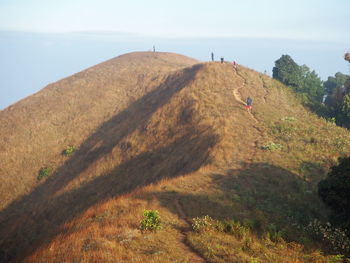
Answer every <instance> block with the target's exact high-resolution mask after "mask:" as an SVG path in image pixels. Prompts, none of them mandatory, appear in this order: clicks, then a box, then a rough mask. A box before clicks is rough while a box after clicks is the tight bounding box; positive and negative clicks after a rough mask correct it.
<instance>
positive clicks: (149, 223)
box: [140, 210, 161, 231]
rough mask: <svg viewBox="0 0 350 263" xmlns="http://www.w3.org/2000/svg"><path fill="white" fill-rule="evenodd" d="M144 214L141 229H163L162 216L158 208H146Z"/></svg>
mask: <svg viewBox="0 0 350 263" xmlns="http://www.w3.org/2000/svg"><path fill="white" fill-rule="evenodd" d="M143 216H144V218H143V219H142V221H141V223H140V229H141V230H142V231H147V230H150V231H156V230H159V229H161V225H160V223H161V221H160V216H159V212H158V211H157V210H145V211H144V212H143Z"/></svg>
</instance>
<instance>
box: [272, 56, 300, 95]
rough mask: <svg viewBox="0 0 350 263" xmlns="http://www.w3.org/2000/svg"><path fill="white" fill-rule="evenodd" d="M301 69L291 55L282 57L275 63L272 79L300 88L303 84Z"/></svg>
mask: <svg viewBox="0 0 350 263" xmlns="http://www.w3.org/2000/svg"><path fill="white" fill-rule="evenodd" d="M301 76H302V71H301V68H300V67H299V65H298V64H297V63H295V61H294V60H293V59H292V58H291V57H290V56H289V55H282V56H281V58H279V59H278V60H276V61H275V67H274V68H273V69H272V77H273V78H274V79H277V80H279V81H281V82H282V83H284V84H286V85H288V86H291V87H295V88H298V87H300V86H301V82H302V80H301V79H302V77H301Z"/></svg>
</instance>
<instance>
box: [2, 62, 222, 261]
mask: <svg viewBox="0 0 350 263" xmlns="http://www.w3.org/2000/svg"><path fill="white" fill-rule="evenodd" d="M200 67H201V66H200V65H195V66H193V67H192V68H189V69H185V70H184V71H183V72H182V75H181V78H179V77H178V76H172V77H169V78H168V79H167V80H166V81H165V83H164V84H163V85H161V86H159V87H158V88H157V89H155V90H154V91H152V92H150V93H149V94H147V95H145V96H144V97H142V98H141V99H139V100H137V101H135V102H134V103H132V104H131V105H130V106H129V107H128V108H127V109H126V110H125V111H123V112H121V113H120V114H118V115H116V116H115V117H113V118H111V119H110V120H109V121H107V122H105V123H104V124H103V125H101V126H100V127H99V128H98V129H97V131H96V132H95V133H94V134H92V135H91V136H90V137H89V138H88V139H87V140H86V141H85V142H84V143H83V144H82V145H81V147H80V149H79V150H78V151H77V152H76V153H75V154H74V155H73V156H72V157H71V158H70V159H69V160H67V161H66V163H65V164H64V165H63V166H62V167H60V168H59V169H57V171H56V172H55V174H53V175H52V176H50V177H49V178H48V179H47V180H46V181H45V182H44V183H42V184H41V185H39V186H38V187H37V188H36V189H35V190H34V191H33V192H32V193H31V194H29V195H27V196H24V197H22V198H20V199H19V200H16V201H14V202H13V203H12V204H11V205H9V206H8V207H7V208H6V209H4V210H3V211H1V213H0V259H1V262H7V261H11V260H18V261H21V260H23V259H24V257H25V255H27V254H28V253H30V252H31V251H34V250H35V248H36V247H38V246H40V245H41V244H43V243H46V242H49V241H50V239H51V238H53V237H54V236H55V235H57V234H58V233H59V229H60V227H61V226H62V224H64V223H65V222H67V221H70V220H72V219H73V218H74V217H76V216H77V215H79V214H81V213H83V212H84V211H85V210H86V209H88V208H89V207H91V206H93V205H95V204H96V203H99V202H102V201H104V200H107V199H109V198H113V197H117V196H119V195H120V194H123V193H126V192H130V191H132V190H134V189H136V188H138V187H141V186H145V185H148V184H151V183H155V182H157V181H159V180H161V179H163V178H167V177H168V178H170V177H176V176H180V175H184V174H187V173H191V172H193V171H196V170H198V169H199V168H200V167H201V166H202V165H205V164H206V163H207V162H209V161H210V160H209V150H210V149H211V148H212V147H213V146H214V145H215V143H216V141H217V138H216V136H215V135H213V133H212V132H211V130H210V128H209V129H208V130H207V132H206V133H205V134H203V133H201V134H200V133H199V132H198V131H197V129H196V127H188V128H187V129H186V130H185V131H184V135H183V136H182V137H180V138H179V139H177V140H176V141H175V142H173V143H171V144H169V145H166V146H164V147H161V148H158V149H156V150H154V151H151V152H144V153H142V154H139V155H138V156H135V157H133V158H132V159H130V160H127V161H125V162H123V163H122V164H121V165H119V166H118V167H116V168H115V169H114V170H113V171H111V172H110V173H108V174H106V175H103V176H99V177H97V178H95V179H93V180H92V181H89V182H86V183H84V184H83V185H81V186H80V187H79V188H78V189H74V190H71V191H67V192H64V193H63V194H61V193H60V192H59V191H60V190H62V189H63V188H64V187H65V186H67V184H68V183H69V182H70V181H72V180H73V179H74V178H75V177H77V176H79V175H80V174H81V173H82V172H84V171H85V170H86V169H87V168H88V167H89V166H90V165H92V164H93V163H95V162H97V161H98V160H100V159H101V158H102V157H103V156H105V155H108V154H109V153H110V152H111V151H112V149H113V148H114V147H115V146H116V145H118V143H120V142H121V141H122V139H123V138H124V137H125V136H127V135H129V134H131V133H132V132H134V131H135V130H136V129H140V128H142V127H144V126H145V125H146V124H147V122H148V120H149V119H150V118H151V116H152V114H153V113H154V112H155V111H156V110H157V109H158V108H159V107H161V106H162V105H164V104H166V103H167V102H168V101H169V100H170V98H171V97H172V96H173V95H174V94H175V93H176V92H178V91H180V90H181V89H182V88H184V87H185V86H186V85H187V84H188V83H189V82H190V81H191V80H192V79H193V75H194V74H195V73H196V72H197V71H198V70H199V69H200ZM175 153H182V154H181V155H180V154H177V155H176V156H174V155H175ZM140 175H141V176H140Z"/></svg>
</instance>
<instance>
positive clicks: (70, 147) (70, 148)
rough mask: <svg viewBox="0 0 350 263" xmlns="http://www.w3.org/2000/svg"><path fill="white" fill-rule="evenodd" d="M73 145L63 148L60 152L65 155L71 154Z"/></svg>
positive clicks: (73, 148) (73, 149)
mask: <svg viewBox="0 0 350 263" xmlns="http://www.w3.org/2000/svg"><path fill="white" fill-rule="evenodd" d="M75 150H76V149H75V147H74V146H68V147H67V149H65V150H64V151H63V152H62V154H63V155H65V156H71V155H72V154H73V153H74V152H75Z"/></svg>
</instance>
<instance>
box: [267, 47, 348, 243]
mask: <svg viewBox="0 0 350 263" xmlns="http://www.w3.org/2000/svg"><path fill="white" fill-rule="evenodd" d="M344 59H345V60H346V61H348V62H349V63H350V53H346V54H345V55H344ZM272 73H273V75H272V76H273V78H274V79H276V80H279V81H281V82H282V83H284V84H285V85H287V86H289V87H290V88H291V89H293V90H294V91H295V92H296V93H297V94H298V95H299V97H301V99H302V101H303V103H304V104H305V105H306V106H308V107H309V108H311V109H312V110H315V111H316V112H317V113H318V114H319V115H322V116H323V117H326V118H328V119H330V120H333V121H334V122H336V124H337V125H340V126H343V127H346V128H348V129H350V76H349V75H346V74H343V73H340V72H337V73H336V74H335V75H334V76H329V77H328V79H327V81H325V82H322V80H321V79H320V78H319V77H318V75H317V74H316V72H315V71H311V70H310V68H309V67H307V66H306V65H302V66H300V65H298V64H297V63H296V62H295V61H294V60H293V59H292V58H291V57H290V56H289V55H282V56H281V58H279V59H278V60H276V61H275V67H274V68H273V70H272ZM318 195H319V197H320V198H321V199H322V201H323V202H324V203H325V204H326V205H327V206H328V207H329V208H330V209H331V211H332V213H331V215H330V218H329V219H330V221H331V223H332V225H333V226H335V227H340V228H341V229H343V230H344V231H345V232H346V233H347V235H348V236H349V237H350V156H348V157H341V158H339V162H338V164H337V165H335V166H333V167H331V169H330V172H329V173H328V175H327V177H326V178H325V179H323V180H321V181H320V182H319V184H318Z"/></svg>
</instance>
